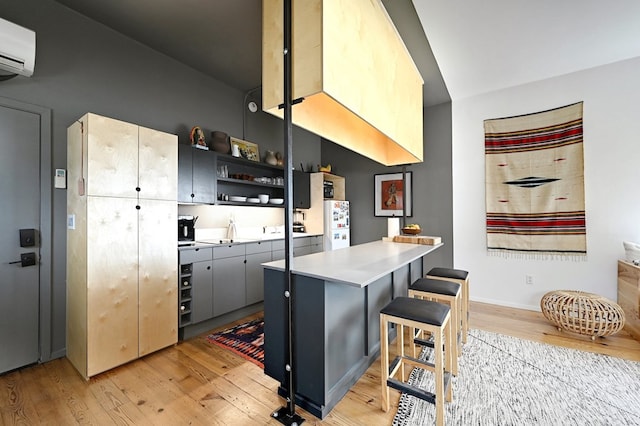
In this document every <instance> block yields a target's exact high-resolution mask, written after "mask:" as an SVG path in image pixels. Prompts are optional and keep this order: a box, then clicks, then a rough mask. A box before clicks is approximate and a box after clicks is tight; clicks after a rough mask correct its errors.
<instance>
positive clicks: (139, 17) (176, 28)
mask: <svg viewBox="0 0 640 426" xmlns="http://www.w3.org/2000/svg"><path fill="white" fill-rule="evenodd" d="M57 1H58V2H59V3H61V4H63V5H66V6H68V7H69V8H71V9H74V10H76V11H78V12H79V13H81V14H84V15H86V16H88V17H90V18H91V19H94V20H95V21H98V22H100V23H102V24H104V25H106V26H108V27H111V28H113V29H114V30H116V31H118V32H120V33H122V34H124V35H126V36H128V37H130V38H132V39H134V40H136V41H138V42H140V43H142V44H145V45H147V46H149V47H151V48H153V49H155V50H157V51H159V52H162V53H164V54H166V55H168V56H170V57H173V58H175V59H176V60H178V61H180V62H182V63H184V64H186V65H188V66H190V67H192V68H194V69H197V70H199V71H201V72H203V73H205V74H208V75H211V76H212V77H214V78H216V79H218V80H221V81H223V82H225V83H227V84H229V85H230V86H233V87H235V88H237V89H240V90H242V91H248V90H250V89H253V88H255V87H258V86H259V85H260V84H261V70H260V67H261V5H262V0H180V1H175V0H135V1H131V0H109V1H105V0H57ZM301 1H304V0H301ZM383 3H384V5H385V7H386V8H387V11H388V12H389V15H390V16H391V18H392V20H393V21H394V23H395V25H396V27H397V28H398V32H399V33H400V35H401V36H402V37H403V39H404V41H405V44H406V45H407V48H408V49H409V51H410V52H411V55H412V56H413V59H414V62H416V65H417V66H418V69H419V70H420V72H421V74H422V77H423V79H424V81H425V88H424V104H425V106H430V105H435V104H439V103H442V102H446V101H448V100H449V99H461V98H465V97H469V96H473V95H477V94H480V93H485V92H489V91H493V90H498V89H502V88H505V87H511V86H516V85H520V84H524V83H528V82H532V81H537V80H543V79H546V78H550V77H554V76H558V75H562V74H567V73H571V72H575V71H579V70H582V69H587V68H592V67H595V66H599V65H604V64H608V63H612V62H616V61H620V60H624V59H629V58H632V57H637V56H640V0H609V1H602V0H473V1H464V2H459V1H445V0H383ZM425 34H426V37H425ZM427 39H428V41H427ZM432 52H433V53H432ZM434 57H435V59H434ZM436 61H437V63H436ZM445 84H446V86H445Z"/></svg>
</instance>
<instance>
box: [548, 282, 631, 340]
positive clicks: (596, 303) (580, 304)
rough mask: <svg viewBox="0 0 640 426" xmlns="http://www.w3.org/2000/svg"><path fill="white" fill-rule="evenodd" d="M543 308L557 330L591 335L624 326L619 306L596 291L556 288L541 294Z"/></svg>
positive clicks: (592, 337)
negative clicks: (594, 292) (595, 292)
mask: <svg viewBox="0 0 640 426" xmlns="http://www.w3.org/2000/svg"><path fill="white" fill-rule="evenodd" d="M540 308H541V309H542V314H543V315H544V317H545V318H546V319H548V320H549V321H551V322H552V323H553V324H555V325H556V326H557V327H558V330H566V331H571V332H573V333H578V334H583V335H586V336H591V340H594V339H595V338H596V337H598V336H610V335H612V334H615V333H617V332H618V331H620V330H622V327H624V312H623V310H622V308H621V307H620V305H618V304H617V303H615V302H612V301H611V300H609V299H607V298H605V297H602V296H598V295H597V294H593V293H587V292H584V291H573V290H556V291H550V292H549V293H547V294H545V295H544V296H542V300H540Z"/></svg>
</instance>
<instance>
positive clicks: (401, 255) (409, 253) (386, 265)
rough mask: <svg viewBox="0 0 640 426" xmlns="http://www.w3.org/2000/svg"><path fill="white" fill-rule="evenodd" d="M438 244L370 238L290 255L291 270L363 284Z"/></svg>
mask: <svg viewBox="0 0 640 426" xmlns="http://www.w3.org/2000/svg"><path fill="white" fill-rule="evenodd" d="M440 246H442V244H437V245H433V246H431V245H424V244H410V243H393V242H383V241H373V242H370V243H365V244H359V245H355V246H351V247H345V248H342V249H338V250H332V251H324V252H320V253H313V254H308V255H306V256H299V257H294V258H293V259H292V263H291V272H292V273H294V274H298V275H304V276H308V277H312V278H318V279H321V280H325V281H335V282H339V283H343V284H348V285H352V286H356V287H365V286H367V285H369V284H370V283H372V282H374V281H375V280H377V279H379V278H381V277H383V276H384V275H387V274H389V273H391V272H393V271H395V270H396V269H398V268H400V267H402V266H404V265H406V264H408V263H411V262H413V261H414V260H416V259H418V258H421V257H422V256H424V255H426V254H428V253H430V252H432V251H433V250H436V249H438V248H439V247H440ZM262 265H263V266H264V267H265V268H268V269H274V270H278V271H284V269H285V261H284V260H276V261H273V262H268V263H263V264H262Z"/></svg>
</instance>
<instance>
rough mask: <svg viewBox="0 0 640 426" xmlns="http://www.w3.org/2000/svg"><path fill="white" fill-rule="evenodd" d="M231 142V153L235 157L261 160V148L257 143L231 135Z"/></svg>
mask: <svg viewBox="0 0 640 426" xmlns="http://www.w3.org/2000/svg"><path fill="white" fill-rule="evenodd" d="M229 142H230V143H231V154H232V155H233V156H234V157H242V158H246V159H247V160H251V161H258V162H259V161H260V150H259V149H258V144H257V143H253V142H249V141H243V140H242V139H238V138H234V137H229ZM236 153H237V155H236Z"/></svg>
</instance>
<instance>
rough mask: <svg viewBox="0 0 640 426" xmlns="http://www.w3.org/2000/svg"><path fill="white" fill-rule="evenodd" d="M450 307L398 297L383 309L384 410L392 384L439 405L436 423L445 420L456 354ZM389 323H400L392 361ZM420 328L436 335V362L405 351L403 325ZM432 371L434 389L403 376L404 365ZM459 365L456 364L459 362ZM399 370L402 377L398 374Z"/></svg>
mask: <svg viewBox="0 0 640 426" xmlns="http://www.w3.org/2000/svg"><path fill="white" fill-rule="evenodd" d="M450 311H451V309H450V308H449V306H447V305H445V304H442V303H438V302H433V301H429V300H420V299H414V298H410V297H397V298H395V299H393V300H392V301H391V302H390V303H389V304H387V306H385V307H384V308H382V309H381V310H380V376H381V381H382V410H383V411H385V412H387V411H389V388H390V387H391V388H394V389H396V390H399V391H400V392H404V393H406V394H409V395H412V396H415V397H416V398H420V399H422V400H425V401H428V402H430V403H431V404H434V405H435V406H436V424H437V425H443V424H444V400H445V398H446V400H447V401H451V399H452V389H451V371H452V368H453V365H454V363H455V364H457V362H458V360H457V358H455V357H453V356H452V352H453V351H452V350H450V347H451V346H455V344H454V343H453V342H452V341H451V335H452V333H451V314H450ZM389 323H393V324H397V325H398V330H397V331H398V337H397V346H398V349H397V352H398V353H397V356H396V358H395V359H394V360H393V362H392V363H391V365H389ZM405 326H407V327H411V328H418V329H421V330H425V331H427V332H429V333H431V334H432V335H433V336H434V348H433V350H434V363H430V362H426V361H422V360H419V359H416V358H412V357H409V356H407V355H405V353H404V344H403V343H404V342H403V330H404V327H405ZM405 364H406V365H409V366H411V367H417V368H422V369H424V370H427V371H431V372H432V373H433V375H434V379H435V393H431V392H428V391H425V390H423V389H420V388H418V387H415V386H412V385H409V384H407V383H406V382H405V379H404V366H405ZM456 368H457V366H456ZM398 372H400V380H398V378H396V374H397V373H398Z"/></svg>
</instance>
